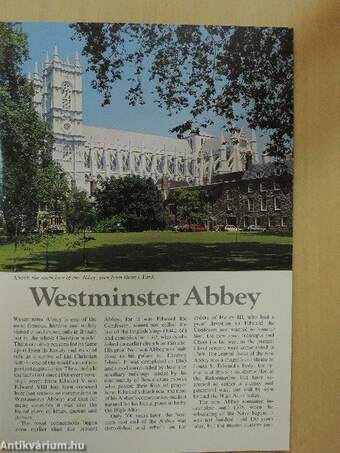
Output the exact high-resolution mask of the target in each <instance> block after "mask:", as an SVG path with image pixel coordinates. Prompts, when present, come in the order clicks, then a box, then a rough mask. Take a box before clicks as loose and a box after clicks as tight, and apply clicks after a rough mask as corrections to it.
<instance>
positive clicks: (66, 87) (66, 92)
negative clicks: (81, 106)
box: [62, 81, 72, 110]
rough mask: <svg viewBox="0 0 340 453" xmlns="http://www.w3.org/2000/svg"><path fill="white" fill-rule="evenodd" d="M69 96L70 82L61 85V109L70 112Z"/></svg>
mask: <svg viewBox="0 0 340 453" xmlns="http://www.w3.org/2000/svg"><path fill="white" fill-rule="evenodd" d="M71 95H72V87H71V84H70V82H67V81H65V82H63V84H62V100H63V109H64V110H71Z"/></svg>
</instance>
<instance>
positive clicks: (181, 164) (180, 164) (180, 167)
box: [178, 159, 184, 175]
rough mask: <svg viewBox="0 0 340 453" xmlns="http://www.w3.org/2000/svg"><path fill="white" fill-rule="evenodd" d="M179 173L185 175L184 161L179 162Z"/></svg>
mask: <svg viewBox="0 0 340 453" xmlns="http://www.w3.org/2000/svg"><path fill="white" fill-rule="evenodd" d="M178 171H179V173H180V174H181V175H184V159H180V160H179V161H178Z"/></svg>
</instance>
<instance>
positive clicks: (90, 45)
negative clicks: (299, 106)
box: [72, 23, 293, 157]
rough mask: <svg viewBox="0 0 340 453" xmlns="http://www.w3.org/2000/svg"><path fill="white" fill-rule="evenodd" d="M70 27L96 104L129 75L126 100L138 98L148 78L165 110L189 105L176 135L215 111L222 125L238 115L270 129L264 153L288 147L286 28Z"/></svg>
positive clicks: (208, 120)
mask: <svg viewBox="0 0 340 453" xmlns="http://www.w3.org/2000/svg"><path fill="white" fill-rule="evenodd" d="M72 28H73V30H74V37H75V38H78V39H80V40H82V41H83V43H84V47H83V55H85V56H86V57H87V58H88V62H89V69H90V70H92V71H93V72H94V73H95V75H96V79H95V80H94V81H93V87H94V88H95V89H97V90H99V92H101V93H102V94H103V104H108V103H110V101H111V88H112V85H113V84H114V83H115V82H117V81H119V80H121V79H123V78H124V77H125V74H126V73H129V74H132V75H131V76H130V77H129V79H128V81H129V84H130V85H129V88H128V90H127V93H126V99H127V101H128V102H129V104H130V105H136V104H143V103H144V102H145V91H144V90H145V83H146V81H147V83H150V81H151V82H153V87H154V91H153V93H154V95H155V96H156V98H155V102H156V104H157V105H158V106H159V107H161V108H165V109H166V110H167V112H168V113H169V115H171V114H172V113H177V112H179V111H181V110H183V109H186V110H188V112H189V116H190V117H189V118H188V120H187V121H185V122H184V123H183V124H179V125H178V126H177V127H175V128H174V129H173V130H172V132H176V133H177V135H178V136H180V137H181V136H183V134H184V133H186V132H187V131H191V132H195V131H196V130H197V128H198V127H207V126H209V125H211V124H212V122H213V120H212V118H213V116H214V115H217V116H219V117H222V118H223V119H224V120H225V125H226V128H232V126H233V124H234V123H235V121H237V120H240V119H245V120H246V121H247V122H248V124H249V126H250V127H252V128H256V127H258V128H260V129H262V130H267V131H268V132H269V136H270V143H269V144H268V148H267V152H268V153H269V154H271V155H274V156H277V157H284V156H285V154H287V153H291V151H292V136H293V40H292V30H291V29H287V28H255V27H233V26H231V27H226V26H200V25H155V24H153V25H152V24H105V23H104V24H100V23H96V24H93V23H77V24H72ZM240 106H241V107H242V112H243V113H240V112H241V109H240V108H239V107H240Z"/></svg>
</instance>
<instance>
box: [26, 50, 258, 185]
mask: <svg viewBox="0 0 340 453" xmlns="http://www.w3.org/2000/svg"><path fill="white" fill-rule="evenodd" d="M33 85H34V88H35V97H34V103H35V106H36V109H37V110H38V112H39V113H40V114H41V116H42V117H43V118H44V119H45V120H46V121H47V122H48V124H49V126H50V128H51V130H52V131H53V133H54V136H55V147H54V156H53V157H54V159H55V160H56V161H57V162H59V163H60V164H61V166H62V168H63V169H64V170H65V172H66V173H67V174H68V175H69V176H70V178H72V180H74V181H75V183H76V185H77V187H78V188H79V189H83V190H85V191H86V192H87V193H89V194H91V193H92V192H93V190H94V189H95V187H96V184H97V182H98V180H100V179H101V178H107V177H111V176H113V177H122V176H126V175H140V176H144V177H151V178H152V179H153V180H154V181H155V182H156V183H158V184H160V182H161V181H163V180H164V179H166V180H168V181H177V182H183V183H184V184H185V183H186V185H191V186H193V185H194V186H196V185H202V184H209V183H210V182H211V181H212V179H213V177H214V176H215V175H218V174H225V173H231V172H237V171H242V170H244V169H245V166H246V162H247V161H251V162H252V163H253V164H254V163H258V162H260V158H259V153H258V150H257V144H256V136H255V131H253V132H252V136H251V138H248V137H247V136H246V134H245V133H244V132H243V131H242V130H241V131H240V132H238V133H237V134H235V135H234V136H231V135H230V134H227V133H225V132H223V133H221V135H220V136H218V137H216V136H212V135H208V134H200V135H190V136H188V137H186V138H184V139H178V138H171V137H163V136H158V135H150V134H142V133H136V132H130V131H124V130H117V129H104V128H98V127H93V126H87V125H85V124H83V119H82V68H81V65H80V61H79V56H78V54H76V57H75V61H74V63H71V62H70V61H69V60H68V59H66V61H62V60H61V59H60V57H59V54H58V50H57V47H55V49H54V53H53V57H52V59H51V61H49V58H48V56H47V57H46V61H45V63H44V65H43V71H42V74H40V73H39V70H38V65H37V64H36V65H35V71H34V74H33Z"/></svg>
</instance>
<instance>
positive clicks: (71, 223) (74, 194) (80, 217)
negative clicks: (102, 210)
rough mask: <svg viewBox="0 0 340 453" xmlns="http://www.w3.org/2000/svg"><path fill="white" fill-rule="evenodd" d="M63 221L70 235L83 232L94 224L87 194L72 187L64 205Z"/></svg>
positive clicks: (93, 216) (91, 206)
mask: <svg viewBox="0 0 340 453" xmlns="http://www.w3.org/2000/svg"><path fill="white" fill-rule="evenodd" d="M65 220H66V226H67V229H68V231H70V232H71V233H76V232H80V231H81V232H85V231H86V229H87V228H88V227H91V226H93V225H94V223H95V212H94V207H93V204H92V202H91V201H90V200H89V197H88V196H87V193H86V192H84V191H82V190H79V189H77V187H75V186H72V188H71V190H70V193H69V195H68V197H67V199H66V203H65Z"/></svg>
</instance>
